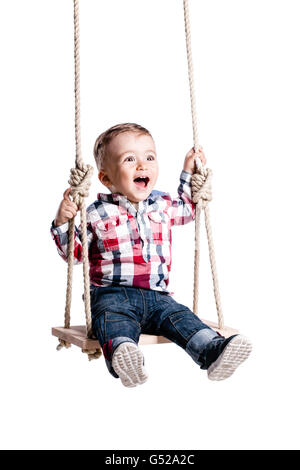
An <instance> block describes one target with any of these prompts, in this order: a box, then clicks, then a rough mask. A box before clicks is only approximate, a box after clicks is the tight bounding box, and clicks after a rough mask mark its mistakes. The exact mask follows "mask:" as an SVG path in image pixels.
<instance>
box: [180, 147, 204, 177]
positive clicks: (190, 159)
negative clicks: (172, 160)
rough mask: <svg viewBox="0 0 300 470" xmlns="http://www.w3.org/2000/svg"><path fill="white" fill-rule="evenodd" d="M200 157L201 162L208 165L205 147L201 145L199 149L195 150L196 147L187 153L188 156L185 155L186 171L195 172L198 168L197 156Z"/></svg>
mask: <svg viewBox="0 0 300 470" xmlns="http://www.w3.org/2000/svg"><path fill="white" fill-rule="evenodd" d="M197 157H199V158H200V160H201V163H202V165H203V166H205V165H206V158H205V155H204V152H203V148H202V147H199V149H198V151H197V152H195V150H194V148H192V149H191V150H190V151H189V152H188V153H187V154H186V157H185V160H184V167H183V169H184V171H187V172H188V173H192V174H193V173H195V169H196V162H195V158H197Z"/></svg>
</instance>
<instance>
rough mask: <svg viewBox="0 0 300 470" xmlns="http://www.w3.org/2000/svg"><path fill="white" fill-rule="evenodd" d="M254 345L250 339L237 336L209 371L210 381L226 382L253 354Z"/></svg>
mask: <svg viewBox="0 0 300 470" xmlns="http://www.w3.org/2000/svg"><path fill="white" fill-rule="evenodd" d="M251 350H252V345H251V342H250V341H249V339H248V338H246V337H245V336H242V335H237V336H236V337H235V338H233V339H232V340H231V341H230V342H229V343H228V344H227V346H226V347H225V349H224V351H223V352H222V354H220V356H219V357H218V359H217V360H216V361H215V362H213V363H212V364H211V365H210V367H209V368H208V370H207V375H208V378H209V379H210V380H224V379H227V378H228V377H230V376H231V375H232V374H233V373H234V371H235V370H236V368H237V367H238V366H239V365H240V364H242V362H244V361H245V360H246V359H247V358H248V357H249V354H250V353H251Z"/></svg>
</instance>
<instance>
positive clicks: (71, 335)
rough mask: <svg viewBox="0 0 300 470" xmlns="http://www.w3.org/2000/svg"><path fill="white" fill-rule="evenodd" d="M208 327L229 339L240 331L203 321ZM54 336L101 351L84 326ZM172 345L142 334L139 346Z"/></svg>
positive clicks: (54, 330) (55, 332) (56, 329)
mask: <svg viewBox="0 0 300 470" xmlns="http://www.w3.org/2000/svg"><path fill="white" fill-rule="evenodd" d="M202 321H203V322H204V323H205V324H206V325H208V326H210V327H211V328H213V329H214V330H216V331H218V332H219V333H220V334H221V335H222V336H225V337H226V338H228V336H232V335H234V334H237V333H238V330H236V329H234V328H231V327H228V326H225V327H224V328H223V329H219V328H218V325H217V323H213V322H211V321H208V320H202ZM52 334H53V335H54V336H56V337H57V338H59V339H63V340H65V341H67V342H68V343H71V344H74V345H75V346H78V347H79V348H81V349H88V350H91V349H97V350H100V349H101V348H100V345H99V342H98V340H97V339H89V338H87V337H86V327H85V326H84V325H77V326H71V327H70V328H63V327H53V328H52ZM162 343H170V341H169V340H168V339H167V338H165V337H164V336H154V335H145V334H142V335H141V337H140V341H139V344H142V345H147V344H162Z"/></svg>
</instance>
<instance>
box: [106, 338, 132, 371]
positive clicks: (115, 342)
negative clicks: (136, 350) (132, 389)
mask: <svg viewBox="0 0 300 470" xmlns="http://www.w3.org/2000/svg"><path fill="white" fill-rule="evenodd" d="M122 343H133V344H136V342H135V341H134V340H133V339H131V338H127V336H117V337H116V338H113V339H110V340H109V341H107V342H106V343H105V344H104V345H103V347H102V350H103V355H104V357H105V363H106V367H107V368H108V370H109V372H110V373H111V375H113V376H114V377H116V378H118V377H119V376H118V375H117V374H116V372H115V371H114V368H113V366H112V363H111V361H112V357H113V354H114V352H115V350H116V349H117V347H118V346H120V344H122Z"/></svg>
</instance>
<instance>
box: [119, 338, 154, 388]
mask: <svg viewBox="0 0 300 470" xmlns="http://www.w3.org/2000/svg"><path fill="white" fill-rule="evenodd" d="M112 366H113V368H114V370H115V372H116V373H117V374H118V376H119V377H120V379H121V382H122V384H123V385H124V386H125V387H136V386H137V385H141V384H143V383H145V382H146V380H147V379H148V374H147V372H146V371H145V368H144V356H143V353H142V351H141V350H140V349H139V348H138V347H137V346H136V345H135V344H133V343H130V342H125V343H121V344H120V346H118V347H117V349H116V350H115V352H114V354H113V358H112Z"/></svg>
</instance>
